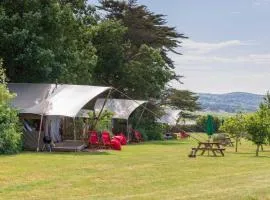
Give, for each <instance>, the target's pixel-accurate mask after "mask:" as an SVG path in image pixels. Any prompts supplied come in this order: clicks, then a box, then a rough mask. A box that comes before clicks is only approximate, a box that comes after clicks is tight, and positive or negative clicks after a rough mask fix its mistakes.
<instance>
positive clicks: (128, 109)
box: [94, 99, 147, 120]
mask: <svg viewBox="0 0 270 200" xmlns="http://www.w3.org/2000/svg"><path fill="white" fill-rule="evenodd" d="M104 101H105V99H97V101H96V104H95V107H94V109H95V112H96V113H98V112H100V110H101V109H102V107H103V105H104ZM144 103H147V101H138V100H127V99H108V100H107V102H106V104H105V105H104V110H107V111H110V112H112V113H113V119H125V120H128V118H129V116H130V115H131V114H132V112H134V110H135V109H136V108H138V107H139V106H141V105H142V104H144Z"/></svg>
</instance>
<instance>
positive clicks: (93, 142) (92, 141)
mask: <svg viewBox="0 0 270 200" xmlns="http://www.w3.org/2000/svg"><path fill="white" fill-rule="evenodd" d="M88 142H89V146H90V148H99V147H100V144H99V139H98V133H97V131H89V139H88Z"/></svg>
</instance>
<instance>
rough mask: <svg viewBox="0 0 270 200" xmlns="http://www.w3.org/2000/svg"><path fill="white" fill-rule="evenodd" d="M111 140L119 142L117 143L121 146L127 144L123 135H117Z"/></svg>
mask: <svg viewBox="0 0 270 200" xmlns="http://www.w3.org/2000/svg"><path fill="white" fill-rule="evenodd" d="M113 138H115V139H117V140H119V142H120V143H121V145H126V144H127V138H126V136H125V135H124V134H123V133H118V134H117V135H116V136H114V137H113Z"/></svg>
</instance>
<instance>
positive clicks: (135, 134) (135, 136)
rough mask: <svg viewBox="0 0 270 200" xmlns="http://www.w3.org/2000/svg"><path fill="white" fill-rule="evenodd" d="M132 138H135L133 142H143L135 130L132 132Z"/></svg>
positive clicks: (140, 135)
mask: <svg viewBox="0 0 270 200" xmlns="http://www.w3.org/2000/svg"><path fill="white" fill-rule="evenodd" d="M134 138H135V140H136V141H137V142H142V141H143V137H142V134H141V133H140V132H139V131H137V130H134Z"/></svg>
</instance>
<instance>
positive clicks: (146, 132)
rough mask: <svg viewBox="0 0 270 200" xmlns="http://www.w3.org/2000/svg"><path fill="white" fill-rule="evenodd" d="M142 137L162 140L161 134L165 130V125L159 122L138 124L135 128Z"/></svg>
mask: <svg viewBox="0 0 270 200" xmlns="http://www.w3.org/2000/svg"><path fill="white" fill-rule="evenodd" d="M136 129H137V130H139V131H140V132H141V133H142V134H143V137H144V140H146V139H147V140H163V134H164V133H165V132H166V127H165V126H164V125H162V124H159V123H155V122H153V123H149V124H143V125H140V127H138V128H136Z"/></svg>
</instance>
